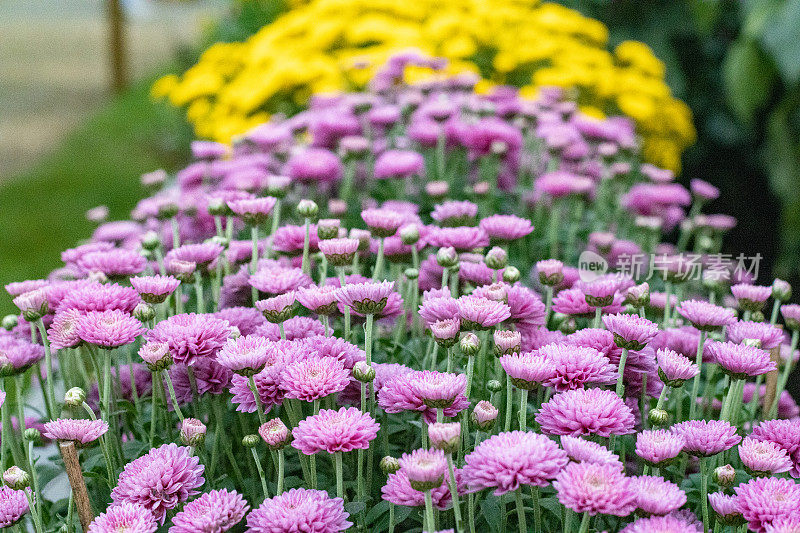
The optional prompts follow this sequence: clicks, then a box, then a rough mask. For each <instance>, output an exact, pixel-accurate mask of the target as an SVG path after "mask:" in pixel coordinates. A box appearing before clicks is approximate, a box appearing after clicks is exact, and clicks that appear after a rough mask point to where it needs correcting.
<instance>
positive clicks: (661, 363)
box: [656, 348, 700, 387]
mask: <svg viewBox="0 0 800 533" xmlns="http://www.w3.org/2000/svg"><path fill="white" fill-rule="evenodd" d="M656 360H657V361H658V377H660V378H661V381H663V382H664V383H665V384H666V385H669V386H670V387H680V386H681V385H683V382H684V381H686V380H688V379H692V378H693V377H695V376H696V375H697V374H699V373H700V369H699V368H698V367H697V365H696V364H694V363H692V361H691V360H690V359H689V358H688V357H686V356H684V355H681V354H679V353H678V352H676V351H674V350H670V349H667V348H664V349H660V350H658V351H656Z"/></svg>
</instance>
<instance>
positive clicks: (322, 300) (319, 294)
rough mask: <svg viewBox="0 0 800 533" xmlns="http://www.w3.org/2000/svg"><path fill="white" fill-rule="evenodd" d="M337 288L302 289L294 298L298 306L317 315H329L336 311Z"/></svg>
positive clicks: (314, 286)
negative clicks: (298, 303)
mask: <svg viewBox="0 0 800 533" xmlns="http://www.w3.org/2000/svg"><path fill="white" fill-rule="evenodd" d="M338 290H339V289H338V288H337V287H334V286H332V285H325V286H322V287H317V286H316V285H312V286H311V287H302V288H300V289H297V292H296V293H295V296H296V297H297V301H298V302H300V305H302V306H303V307H305V308H306V309H308V310H309V311H311V312H312V313H316V314H318V315H330V314H333V313H334V312H335V311H336V293H337V292H338Z"/></svg>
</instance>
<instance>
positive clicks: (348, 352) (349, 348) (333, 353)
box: [299, 335, 366, 370]
mask: <svg viewBox="0 0 800 533" xmlns="http://www.w3.org/2000/svg"><path fill="white" fill-rule="evenodd" d="M299 345H300V346H303V347H305V348H307V349H308V350H310V351H311V352H312V353H316V354H317V355H319V356H320V357H332V358H334V359H338V360H339V361H341V362H342V364H343V365H344V367H345V368H347V369H348V370H349V369H351V368H353V365H355V364H356V362H358V361H364V360H365V359H366V354H364V350H362V349H361V348H359V347H358V346H356V345H355V344H353V343H350V342H347V341H346V340H344V339H342V338H339V337H323V336H321V335H312V336H310V337H305V338H304V339H301V340H300V342H299Z"/></svg>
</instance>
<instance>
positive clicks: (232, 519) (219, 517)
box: [169, 489, 250, 533]
mask: <svg viewBox="0 0 800 533" xmlns="http://www.w3.org/2000/svg"><path fill="white" fill-rule="evenodd" d="M248 509H250V506H249V505H247V502H246V501H245V500H244V498H242V496H241V495H240V494H239V493H237V492H236V491H235V490H233V491H228V490H227V489H221V490H212V491H211V492H208V493H206V494H203V495H202V496H200V497H199V498H197V499H196V500H194V501H192V502H190V503H187V504H186V506H185V507H184V508H183V510H182V511H181V512H179V513H178V514H176V515H175V518H173V519H172V527H171V528H169V533H197V532H199V531H204V532H211V533H224V532H225V531H228V530H229V529H231V528H233V527H234V526H235V525H236V524H238V523H239V522H241V521H242V518H244V515H245V514H247V511H248Z"/></svg>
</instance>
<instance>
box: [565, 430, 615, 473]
mask: <svg viewBox="0 0 800 533" xmlns="http://www.w3.org/2000/svg"><path fill="white" fill-rule="evenodd" d="M561 447H562V448H563V449H564V451H565V452H566V454H567V457H569V459H570V461H575V462H576V463H582V462H587V463H599V464H613V465H616V466H617V467H619V469H620V470H622V463H621V462H620V460H619V457H617V455H616V454H615V453H613V452H611V451H610V450H609V449H608V448H606V447H605V446H603V445H602V444H598V443H596V442H592V441H590V440H585V439H582V438H581V437H572V436H570V435H562V436H561Z"/></svg>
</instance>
